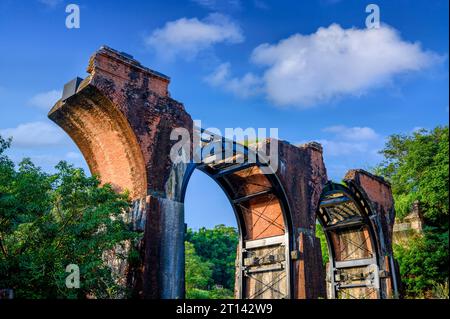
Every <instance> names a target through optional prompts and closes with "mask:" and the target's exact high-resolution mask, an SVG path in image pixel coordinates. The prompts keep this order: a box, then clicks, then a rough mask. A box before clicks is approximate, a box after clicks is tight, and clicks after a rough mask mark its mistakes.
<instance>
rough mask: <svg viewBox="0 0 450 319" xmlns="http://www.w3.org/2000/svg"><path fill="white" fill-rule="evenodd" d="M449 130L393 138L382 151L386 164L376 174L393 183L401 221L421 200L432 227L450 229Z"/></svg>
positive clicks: (446, 127)
mask: <svg viewBox="0 0 450 319" xmlns="http://www.w3.org/2000/svg"><path fill="white" fill-rule="evenodd" d="M448 134H449V132H448V126H444V127H436V128H435V129H434V130H432V131H427V130H420V131H416V132H414V133H413V134H412V135H392V136H391V137H390V138H389V141H388V142H387V144H386V146H385V148H384V149H383V150H382V151H381V154H383V155H384V157H385V161H384V162H383V163H382V164H381V165H380V166H379V167H378V168H377V169H376V173H377V174H379V175H382V176H384V177H386V178H387V179H388V180H389V181H390V182H391V183H392V192H393V194H394V197H395V205H396V206H395V208H396V211H397V214H398V217H400V218H401V217H404V216H406V215H407V214H408V213H409V212H410V209H411V206H412V203H413V202H414V201H416V200H418V201H419V202H420V204H421V207H422V208H423V210H424V217H425V218H426V220H427V222H428V223H429V224H435V225H436V226H439V227H441V226H443V225H446V227H447V228H448V205H449V202H448V190H449V169H448V165H449V144H448V142H449V140H448V137H449V136H448Z"/></svg>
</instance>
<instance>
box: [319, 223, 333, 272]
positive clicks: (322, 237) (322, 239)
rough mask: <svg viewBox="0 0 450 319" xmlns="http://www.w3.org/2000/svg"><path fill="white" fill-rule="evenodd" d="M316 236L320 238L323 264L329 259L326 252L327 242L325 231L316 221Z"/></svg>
mask: <svg viewBox="0 0 450 319" xmlns="http://www.w3.org/2000/svg"><path fill="white" fill-rule="evenodd" d="M316 237H317V238H319V239H320V250H321V251H322V263H323V265H324V266H325V265H326V264H327V263H328V261H329V260H330V257H329V253H328V244H327V239H326V237H325V232H324V231H323V227H322V225H321V224H319V223H316Z"/></svg>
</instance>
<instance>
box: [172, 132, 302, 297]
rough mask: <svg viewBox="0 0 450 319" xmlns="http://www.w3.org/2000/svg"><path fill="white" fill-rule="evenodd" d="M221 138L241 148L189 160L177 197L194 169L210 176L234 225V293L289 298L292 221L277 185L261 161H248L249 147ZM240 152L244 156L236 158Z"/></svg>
mask: <svg viewBox="0 0 450 319" xmlns="http://www.w3.org/2000/svg"><path fill="white" fill-rule="evenodd" d="M223 143H224V144H226V143H228V144H231V145H232V147H233V148H234V149H235V150H236V149H238V148H239V147H240V148H241V149H242V150H243V151H244V152H243V153H239V152H238V151H235V152H234V153H233V156H232V157H233V158H232V159H230V158H224V159H223V160H220V161H215V162H214V163H210V164H204V163H202V164H191V165H190V167H189V168H188V170H187V172H186V174H185V177H184V180H183V187H182V193H181V202H184V200H185V194H186V188H187V186H188V183H189V180H190V178H191V176H192V174H193V172H194V171H195V170H200V171H201V172H203V173H205V174H206V175H207V176H209V177H210V178H212V180H214V181H215V182H216V183H217V184H218V185H219V187H220V188H221V189H222V191H223V192H224V194H225V195H226V197H227V198H228V200H229V202H230V204H231V206H232V209H233V212H234V215H235V217H236V221H237V226H238V227H237V228H238V232H239V243H238V247H237V249H236V252H237V253H236V268H235V291H234V295H235V298H237V299H268V298H269V299H287V298H292V280H293V278H292V274H291V272H292V265H291V258H290V250H291V247H292V235H291V234H292V226H291V217H290V215H289V214H290V213H289V208H288V204H287V199H286V195H285V193H284V190H283V188H282V185H281V183H280V181H279V180H278V178H277V176H276V175H275V174H265V173H264V172H263V171H262V170H261V166H262V165H263V164H262V163H261V162H259V161H257V162H256V163H253V162H249V161H248V158H249V157H248V154H249V153H250V152H251V150H249V149H248V148H247V147H243V146H241V145H239V147H236V142H229V141H225V139H223ZM224 149H225V147H224ZM240 155H242V156H244V157H245V160H244V161H242V162H241V163H236V158H237V157H239V156H240ZM259 156H260V155H259ZM206 162H208V161H206ZM264 163H266V161H264Z"/></svg>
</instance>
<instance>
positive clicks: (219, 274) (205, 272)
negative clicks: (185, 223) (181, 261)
mask: <svg viewBox="0 0 450 319" xmlns="http://www.w3.org/2000/svg"><path fill="white" fill-rule="evenodd" d="M186 241H187V242H186V245H185V252H186V253H185V256H186V266H185V271H186V297H187V298H189V299H226V298H233V289H234V275H235V274H234V270H235V259H236V248H237V244H238V241H239V240H238V234H237V231H236V229H235V228H233V227H226V226H224V225H218V226H215V227H214V228H213V229H206V228H201V229H200V230H198V231H197V232H196V231H193V230H192V229H188V231H187V234H186Z"/></svg>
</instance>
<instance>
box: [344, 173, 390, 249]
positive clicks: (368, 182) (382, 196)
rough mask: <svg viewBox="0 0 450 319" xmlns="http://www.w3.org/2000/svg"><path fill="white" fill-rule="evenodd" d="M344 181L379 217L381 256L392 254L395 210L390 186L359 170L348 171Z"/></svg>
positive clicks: (377, 177)
mask: <svg viewBox="0 0 450 319" xmlns="http://www.w3.org/2000/svg"><path fill="white" fill-rule="evenodd" d="M344 180H345V181H347V182H352V183H354V184H355V185H356V186H357V187H358V189H359V190H360V191H361V192H362V193H363V194H364V195H365V197H366V198H367V199H369V204H370V205H371V206H372V210H373V212H375V213H376V214H377V215H378V216H379V220H380V223H381V227H382V233H383V238H380V240H381V242H380V244H381V254H382V255H386V254H392V232H393V227H394V220H395V209H394V198H393V196H392V191H391V185H390V184H389V183H388V182H387V181H386V180H384V179H383V178H381V177H379V176H375V175H373V174H371V173H369V172H366V171H364V170H361V169H358V170H350V171H348V172H347V174H346V175H345V177H344Z"/></svg>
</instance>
